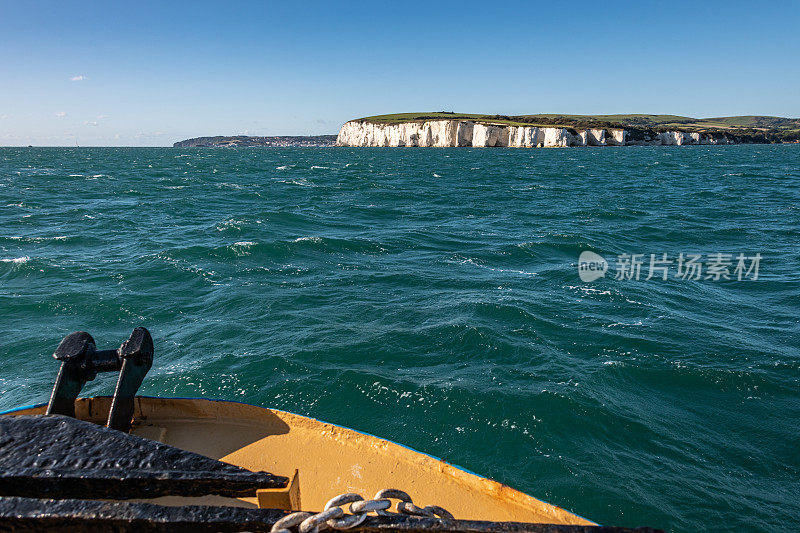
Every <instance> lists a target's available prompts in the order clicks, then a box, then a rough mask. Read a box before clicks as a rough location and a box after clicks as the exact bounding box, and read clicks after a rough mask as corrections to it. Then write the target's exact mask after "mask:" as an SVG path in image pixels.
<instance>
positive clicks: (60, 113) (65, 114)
mask: <svg viewBox="0 0 800 533" xmlns="http://www.w3.org/2000/svg"><path fill="white" fill-rule="evenodd" d="M56 116H57V117H58V118H64V117H66V116H67V112H66V111H59V112H58V113H56Z"/></svg>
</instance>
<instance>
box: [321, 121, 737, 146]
mask: <svg viewBox="0 0 800 533" xmlns="http://www.w3.org/2000/svg"><path fill="white" fill-rule="evenodd" d="M731 143H732V141H731V140H730V139H728V138H727V137H725V136H713V135H711V134H707V133H688V132H682V131H665V132H660V133H655V132H654V133H652V134H649V135H644V136H642V137H641V138H636V139H634V138H632V137H631V136H630V135H629V132H628V131H627V130H624V129H618V128H609V129H587V130H575V129H573V128H563V127H558V126H551V127H540V126H509V125H506V124H485V123H476V122H472V121H468V120H428V121H423V122H404V123H401V124H376V123H372V122H366V121H361V120H353V121H350V122H346V123H345V124H344V125H343V126H342V129H341V130H340V131H339V135H338V137H337V138H336V144H337V145H338V146H437V147H447V146H479V147H484V146H509V147H517V148H541V147H551V146H624V145H684V144H731Z"/></svg>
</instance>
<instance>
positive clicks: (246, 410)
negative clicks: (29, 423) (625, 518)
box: [14, 397, 592, 524]
mask: <svg viewBox="0 0 800 533" xmlns="http://www.w3.org/2000/svg"><path fill="white" fill-rule="evenodd" d="M110 404H111V399H110V398H105V397H100V398H82V399H79V400H78V401H77V402H76V415H77V417H78V418H80V419H82V420H89V421H92V422H97V423H104V422H105V417H107V416H108V410H109V408H110ZM43 411H44V408H43V407H41V406H40V407H31V408H28V409H23V410H17V411H15V412H14V414H39V413H42V412H43ZM134 420H135V423H134V429H133V433H135V434H140V435H142V436H146V437H148V438H152V437H153V436H154V435H155V436H158V437H159V438H160V440H162V442H165V443H166V444H170V445H172V446H176V447H178V448H182V449H185V450H189V451H192V452H196V453H200V454H203V455H206V456H208V457H211V458H214V459H220V460H222V461H225V462H228V463H231V464H234V465H237V466H241V467H244V468H247V469H249V470H266V471H268V472H273V473H275V474H278V475H283V476H292V475H293V473H294V471H295V469H297V470H298V471H299V479H300V483H299V488H300V498H301V500H302V507H303V508H304V510H312V511H314V510H321V509H322V507H323V506H324V504H325V502H326V501H327V500H328V499H330V498H331V497H332V496H335V495H337V494H341V493H343V492H356V493H358V494H361V495H363V496H365V497H371V496H373V495H374V494H375V493H376V492H377V491H378V490H380V489H383V488H400V489H402V490H404V491H406V492H408V493H409V494H410V495H411V497H412V498H413V499H414V502H415V503H417V504H418V505H421V506H425V505H432V504H435V505H440V506H442V507H444V508H445V509H447V510H448V511H450V512H451V513H453V515H454V516H455V517H456V518H459V519H470V520H493V521H517V522H538V523H549V524H592V522H590V521H588V520H586V519H584V518H581V517H579V516H577V515H574V514H572V513H569V512H567V511H565V510H564V509H561V508H560V507H556V506H554V505H550V504H548V503H545V502H543V501H541V500H537V499H536V498H533V497H531V496H528V495H526V494H523V493H521V492H519V491H517V490H514V489H512V488H511V487H508V486H506V485H502V484H500V483H497V482H496V481H493V480H490V479H486V478H482V477H480V476H477V475H475V474H472V473H470V472H467V471H464V470H462V469H459V468H456V467H454V466H452V465H450V464H448V463H446V462H444V461H441V460H438V459H435V458H433V457H430V456H428V455H424V454H421V453H419V452H416V451H414V450H412V449H410V448H406V447H404V446H400V445H398V444H395V443H392V442H389V441H386V440H384V439H380V438H377V437H374V436H372V435H366V434H363V433H359V432H356V431H353V430H351V429H347V428H343V427H340V426H336V425H333V424H328V423H325V422H321V421H319V420H315V419H312V418H308V417H304V416H299V415H295V414H292V413H287V412H284V411H279V410H275V409H265V408H261V407H255V406H252V405H246V404H240V403H235V402H229V401H214V400H202V399H168V398H145V397H138V398H137V399H136V409H135V412H134ZM243 500H244V502H243V504H244V505H247V504H248V503H249V504H251V505H254V504H255V503H256V502H255V498H251V499H247V498H245V499H243ZM245 502H247V503H245ZM159 503H169V502H165V501H161V502H159ZM181 503H185V502H181Z"/></svg>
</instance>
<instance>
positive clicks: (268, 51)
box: [0, 0, 800, 146]
mask: <svg viewBox="0 0 800 533" xmlns="http://www.w3.org/2000/svg"><path fill="white" fill-rule="evenodd" d="M562 4H563V5H562ZM424 111H456V112H463V113H491V114H506V115H514V114H533V113H564V114H612V113H654V114H677V115H687V116H693V117H712V116H730V115H776V116H788V117H800V1H796V0H792V1H788V2H768V1H764V2H737V1H727V2H710V1H709V2H706V1H702V0H695V1H692V2H681V1H672V2H613V1H607V2H598V1H593V2H580V1H571V2H568V3H567V2H552V1H548V2H536V1H526V2H512V1H506V2H496V1H494V2H487V1H483V2H471V1H468V0H461V1H457V2H435V1H430V0H429V1H427V2H413V1H405V2H397V1H395V2H381V1H377V0H375V1H371V2H357V1H351V2H341V3H340V2H330V1H327V2H315V1H310V0H309V1H304V2H293V1H285V0H284V1H282V2H274V3H273V2H268V1H254V2H245V1H234V0H226V1H219V0H218V1H216V2H206V1H200V0H195V1H191V2H147V1H136V2H130V1H129V2H124V3H123V2H114V1H103V2H100V1H96V2H82V1H78V0H74V1H67V2H65V1H63V0H62V1H53V2H50V1H47V2H45V1H37V0H30V1H21V0H15V1H10V0H0V146H27V145H35V146H39V145H52V146H74V145H75V144H79V145H80V146H167V145H171V144H172V143H173V142H175V141H178V140H181V139H185V138H190V137H198V136H206V135H238V134H244V135H317V134H335V133H337V132H338V130H339V127H340V125H341V124H342V123H343V122H345V121H347V120H349V119H353V118H358V117H364V116H369V115H376V114H383V113H401V112H424Z"/></svg>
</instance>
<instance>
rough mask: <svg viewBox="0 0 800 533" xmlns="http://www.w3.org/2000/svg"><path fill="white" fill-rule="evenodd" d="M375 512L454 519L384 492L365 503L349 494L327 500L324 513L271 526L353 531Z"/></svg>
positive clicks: (284, 531)
mask: <svg viewBox="0 0 800 533" xmlns="http://www.w3.org/2000/svg"><path fill="white" fill-rule="evenodd" d="M391 500H400V501H398V502H397V511H398V513H392V512H390V511H389V509H391V507H392V501H391ZM347 504H350V514H349V515H345V513H344V510H343V509H342V506H345V505H347ZM373 511H374V512H376V513H377V514H379V515H381V516H392V515H395V514H406V515H411V516H422V517H426V518H453V515H452V514H450V513H449V512H447V511H446V510H445V509H442V508H441V507H439V506H438V505H428V506H427V507H418V506H416V505H414V502H413V501H412V500H411V496H409V495H408V493H406V492H403V491H402V490H398V489H383V490H380V491H378V493H377V494H375V497H374V498H372V499H371V500H365V499H364V498H362V497H361V496H359V495H358V494H355V493H353V492H347V493H345V494H340V495H338V496H336V497H335V498H331V499H330V500H328V503H326V504H325V508H324V509H323V510H322V512H320V513H317V514H312V513H306V512H297V513H291V514H288V515H286V516H284V517H283V518H281V519H280V520H278V521H277V522H275V524H274V525H273V526H272V530H271V533H293V532H292V528H294V527H296V528H297V533H319V532H320V531H322V530H324V529H327V528H329V527H330V528H333V529H350V528H353V527H356V526H359V525H361V524H362V523H363V522H364V520H366V519H367V513H371V512H373Z"/></svg>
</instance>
